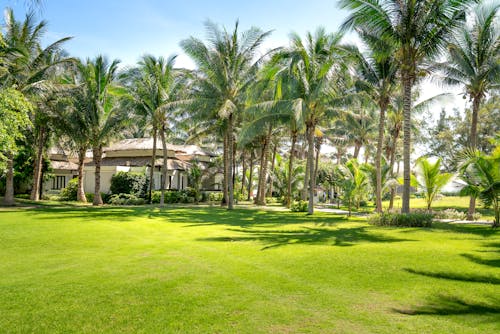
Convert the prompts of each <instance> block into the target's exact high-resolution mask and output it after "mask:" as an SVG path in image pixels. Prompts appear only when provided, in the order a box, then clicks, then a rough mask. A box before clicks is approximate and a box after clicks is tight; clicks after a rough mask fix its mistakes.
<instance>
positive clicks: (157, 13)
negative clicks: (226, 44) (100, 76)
mask: <svg viewBox="0 0 500 334" xmlns="http://www.w3.org/2000/svg"><path fill="white" fill-rule="evenodd" d="M0 3H2V5H3V6H5V5H7V6H10V7H13V8H14V11H15V14H16V15H17V16H18V18H21V15H24V13H25V11H26V9H25V8H26V6H25V1H23V0H9V1H6V0H2V1H1V2H0ZM36 12H37V15H38V17H40V18H43V19H45V20H47V21H48V23H49V27H48V32H47V34H46V42H47V43H49V42H51V41H54V40H56V39H57V38H61V37H64V36H73V40H72V41H70V42H68V43H67V45H66V49H67V50H68V51H69V52H70V54H71V55H73V56H78V57H82V58H86V57H94V56H96V55H97V54H101V53H102V54H105V55H107V56H108V57H110V58H118V59H120V60H121V61H122V62H123V64H124V65H133V64H134V63H135V62H136V61H137V59H138V58H139V57H140V56H141V55H142V54H144V53H151V54H154V55H156V56H159V55H162V56H168V55H170V54H172V53H175V54H179V58H178V66H188V67H191V66H192V63H191V62H190V61H189V59H188V58H187V57H186V56H184V55H182V51H181V49H180V47H179V42H180V41H181V40H182V39H185V38H188V37H189V36H196V37H201V38H203V37H204V27H203V22H204V21H205V20H207V19H210V20H212V21H214V22H216V23H219V24H221V25H224V26H226V27H228V29H231V28H232V27H233V25H234V22H235V21H236V20H237V19H239V21H240V25H241V27H242V28H243V29H246V28H249V27H250V26H252V25H253V26H257V27H259V28H261V29H263V30H274V32H273V34H272V35H271V37H270V38H269V39H268V40H267V42H266V44H265V47H267V48H270V47H275V46H279V45H283V44H286V43H287V41H288V34H289V33H290V32H291V31H295V32H297V33H299V34H301V35H303V34H304V33H305V32H306V31H313V30H315V29H316V28H317V27H318V26H323V27H325V28H326V29H327V30H328V31H334V30H337V28H338V26H339V25H340V24H341V22H342V21H343V19H344V18H345V16H346V12H344V11H341V10H340V9H339V8H338V7H337V5H336V1H333V0H308V1H297V0H287V1H286V0H268V1H263V0H254V1H230V0H218V1H202V0H185V1H182V0H181V1H170V0H164V1H161V0H142V1H137V0H136V1H130V0H122V1H120V0H101V1H95V0H80V1H77V0H65V1H63V0H58V1H57V0H45V1H43V4H42V8H41V9H39V10H37V11H36Z"/></svg>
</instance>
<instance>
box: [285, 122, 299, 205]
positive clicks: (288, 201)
mask: <svg viewBox="0 0 500 334" xmlns="http://www.w3.org/2000/svg"><path fill="white" fill-rule="evenodd" d="M296 142H297V132H296V131H294V132H292V146H291V147H290V158H289V159H290V160H289V162H288V178H287V180H286V181H287V193H286V207H287V208H290V206H291V205H292V173H293V158H294V155H295V143H296Z"/></svg>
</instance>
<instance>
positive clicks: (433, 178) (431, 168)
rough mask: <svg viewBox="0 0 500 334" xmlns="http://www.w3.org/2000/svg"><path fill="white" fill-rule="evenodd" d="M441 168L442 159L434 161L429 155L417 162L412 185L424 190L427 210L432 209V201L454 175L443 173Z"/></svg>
mask: <svg viewBox="0 0 500 334" xmlns="http://www.w3.org/2000/svg"><path fill="white" fill-rule="evenodd" d="M440 168H441V159H438V160H436V162H434V163H432V162H431V161H429V159H428V158H427V157H420V158H419V159H418V160H417V163H416V176H413V177H412V182H411V183H412V184H411V185H412V186H413V187H416V188H417V189H419V190H420V189H421V190H422V192H423V194H424V198H425V202H426V204H427V211H431V206H432V202H433V201H434V199H435V198H436V196H437V195H438V194H439V192H440V191H441V189H443V187H444V186H445V185H446V184H447V183H448V182H450V180H451V178H452V177H453V174H451V173H441V171H440Z"/></svg>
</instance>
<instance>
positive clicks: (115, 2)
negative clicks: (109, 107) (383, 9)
mask: <svg viewBox="0 0 500 334" xmlns="http://www.w3.org/2000/svg"><path fill="white" fill-rule="evenodd" d="M0 4H1V5H2V7H5V6H10V7H12V8H14V13H15V14H16V16H17V17H18V19H21V18H22V16H23V15H24V13H25V12H26V5H25V4H26V1H25V0H0ZM36 13H37V16H38V17H39V18H40V19H42V18H43V19H45V20H47V21H48V31H47V33H46V37H45V43H47V44H48V43H50V42H53V41H55V40H56V39H59V38H62V37H65V36H72V37H73V39H72V40H71V41H69V42H68V43H67V44H66V49H67V50H68V52H69V53H70V54H71V55H72V56H77V57H81V58H87V57H91V58H92V57H95V56H96V55H98V54H104V55H106V56H108V57H109V58H113V59H114V58H117V59H120V60H121V61H122V66H131V65H134V64H135V63H136V62H137V60H138V59H139V57H140V56H141V55H143V54H145V53H151V54H153V55H155V56H165V57H166V56H168V55H171V54H177V55H178V58H177V62H176V65H177V66H178V67H188V68H193V63H192V62H191V61H190V59H189V58H188V57H187V56H185V55H184V54H183V53H182V50H181V48H180V47H179V42H180V41H181V40H183V39H185V38H188V37H190V36H195V37H199V38H202V39H203V38H204V37H205V32H204V26H203V23H204V22H205V21H206V20H207V19H210V20H212V21H213V22H215V23H218V24H221V25H224V26H226V27H227V28H228V29H229V30H231V29H232V28H233V26H234V23H235V21H236V20H237V19H238V20H239V21H240V26H241V28H242V29H247V28H249V27H250V26H257V27H259V28H261V29H263V30H265V31H267V30H274V31H273V33H272V34H271V36H270V37H269V38H268V40H267V41H266V43H265V44H264V50H263V51H265V49H269V48H273V47H277V46H283V45H286V44H287V42H288V35H289V33H290V32H292V31H294V32H297V33H299V34H300V35H304V34H305V33H306V32H307V31H314V30H315V29H316V28H317V27H319V26H323V27H324V28H325V29H326V30H327V31H331V32H333V31H336V30H338V27H339V26H340V24H341V23H342V22H343V20H344V19H345V17H346V16H347V12H346V11H342V10H340V9H339V8H338V6H337V1H335V0H306V1H298V0H267V1H263V0H253V1H238V0H234V1H230V0H212V1H208V0H207V1H202V0H177V1H171V0H163V1H161V0H134V1H132V0H101V1H96V0H42V6H41V8H40V9H37V10H36ZM345 40H347V41H350V42H354V41H355V37H354V35H353V34H348V35H347V36H346V37H345ZM441 91H442V89H441V88H440V87H436V86H434V85H432V84H430V83H428V82H427V83H424V84H423V85H422V94H421V98H428V97H430V96H432V95H434V94H437V93H439V92H441ZM458 92H459V90H456V89H455V90H454V95H455V96H457V95H456V94H457V93H458ZM445 105H446V108H447V110H448V111H451V108H452V107H454V106H457V107H459V108H460V109H463V108H464V100H462V99H461V98H454V99H450V101H448V102H447V103H445ZM440 109H441V106H435V107H433V113H434V114H437V113H438V112H439V111H440Z"/></svg>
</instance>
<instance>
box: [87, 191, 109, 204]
mask: <svg viewBox="0 0 500 334" xmlns="http://www.w3.org/2000/svg"><path fill="white" fill-rule="evenodd" d="M85 197H86V198H87V202H89V203H92V202H93V201H94V193H85ZM101 198H102V199H103V200H102V201H103V202H104V197H103V196H102V195H101Z"/></svg>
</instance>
